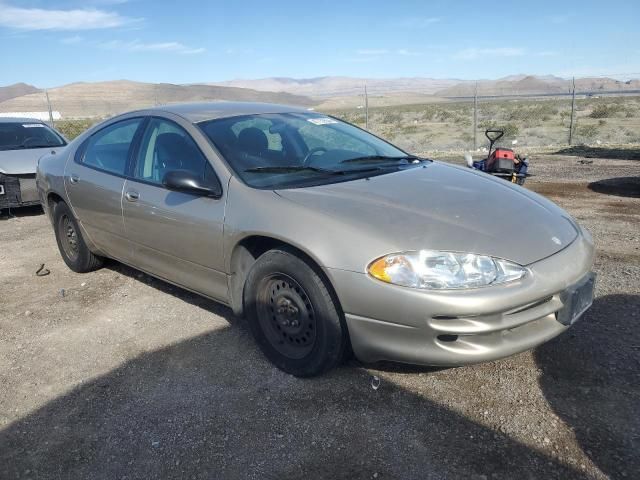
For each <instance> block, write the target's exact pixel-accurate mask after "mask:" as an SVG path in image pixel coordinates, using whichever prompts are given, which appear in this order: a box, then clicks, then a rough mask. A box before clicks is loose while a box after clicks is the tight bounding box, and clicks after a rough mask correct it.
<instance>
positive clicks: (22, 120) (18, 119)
mask: <svg viewBox="0 0 640 480" xmlns="http://www.w3.org/2000/svg"><path fill="white" fill-rule="evenodd" d="M0 123H41V124H43V125H46V124H45V123H44V122H43V121H42V120H38V119H37V118H27V117H0Z"/></svg>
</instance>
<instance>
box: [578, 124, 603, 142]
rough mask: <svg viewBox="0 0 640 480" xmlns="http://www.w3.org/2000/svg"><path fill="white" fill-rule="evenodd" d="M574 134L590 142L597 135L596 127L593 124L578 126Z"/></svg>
mask: <svg viewBox="0 0 640 480" xmlns="http://www.w3.org/2000/svg"><path fill="white" fill-rule="evenodd" d="M576 134H577V135H578V136H579V137H582V138H584V139H585V140H590V139H592V138H593V137H595V136H596V135H597V134H598V127H596V126H595V125H593V124H587V125H580V126H579V127H577V128H576Z"/></svg>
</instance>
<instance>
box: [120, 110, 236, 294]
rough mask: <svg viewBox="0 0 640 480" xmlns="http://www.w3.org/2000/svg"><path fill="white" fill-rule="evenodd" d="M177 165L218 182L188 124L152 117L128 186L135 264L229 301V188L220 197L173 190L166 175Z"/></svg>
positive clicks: (128, 218) (126, 196) (125, 207)
mask: <svg viewBox="0 0 640 480" xmlns="http://www.w3.org/2000/svg"><path fill="white" fill-rule="evenodd" d="M172 170H188V171H191V172H194V173H196V174H198V175H199V176H201V178H203V179H205V178H206V179H215V180H216V181H217V177H216V174H215V172H214V170H213V168H212V166H211V164H210V163H209V161H208V160H207V158H206V157H205V155H204V154H203V153H202V151H201V150H200V148H199V147H198V145H197V144H196V142H195V141H194V140H193V138H192V137H191V136H190V135H189V133H188V132H187V131H186V130H185V129H183V128H182V127H181V126H180V125H178V124H177V123H175V122H173V121H171V120H168V119H165V118H156V117H152V118H151V119H150V120H149V123H148V125H147V127H146V129H145V131H144V133H143V135H142V139H141V142H140V147H139V149H138V152H137V155H136V160H135V162H134V163H133V165H132V170H131V172H130V176H129V178H128V179H127V180H126V183H125V185H124V198H123V212H124V228H125V232H126V235H127V238H128V239H129V240H130V241H131V242H132V245H133V253H134V257H135V266H136V267H138V268H140V269H142V270H144V271H147V272H149V273H151V274H153V275H156V276H158V277H161V278H164V279H166V280H168V281H170V282H173V283H176V284H178V285H181V286H183V287H186V288H188V289H191V290H194V291H197V292H200V293H202V294H204V295H207V296H209V297H212V298H215V299H219V300H223V301H225V300H226V298H227V282H226V275H225V274H224V273H223V270H224V263H223V251H222V235H223V231H222V229H223V221H224V209H225V197H224V194H225V193H226V192H224V193H223V197H222V198H219V199H216V198H210V197H203V196H197V195H193V194H190V193H183V192H176V191H170V190H168V189H166V188H165V187H164V186H163V185H162V179H163V178H164V175H165V174H166V173H167V172H169V171H172Z"/></svg>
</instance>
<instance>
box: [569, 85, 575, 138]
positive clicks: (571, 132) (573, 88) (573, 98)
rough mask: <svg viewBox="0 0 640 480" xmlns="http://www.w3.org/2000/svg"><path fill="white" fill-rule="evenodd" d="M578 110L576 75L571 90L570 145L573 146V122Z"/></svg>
mask: <svg viewBox="0 0 640 480" xmlns="http://www.w3.org/2000/svg"><path fill="white" fill-rule="evenodd" d="M575 111H576V77H573V79H572V92H571V120H570V122H569V146H571V140H572V138H571V137H572V136H573V122H574V121H575V120H574V114H575Z"/></svg>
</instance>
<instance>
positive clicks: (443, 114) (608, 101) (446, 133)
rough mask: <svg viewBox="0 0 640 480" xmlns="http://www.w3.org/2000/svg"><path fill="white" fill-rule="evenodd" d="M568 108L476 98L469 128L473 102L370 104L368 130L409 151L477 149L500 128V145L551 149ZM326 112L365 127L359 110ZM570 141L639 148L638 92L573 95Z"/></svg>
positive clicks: (568, 103) (526, 99)
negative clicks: (637, 146)
mask: <svg viewBox="0 0 640 480" xmlns="http://www.w3.org/2000/svg"><path fill="white" fill-rule="evenodd" d="M571 109H572V98H571V96H557V97H550V96H547V97H536V98H532V97H530V96H522V97H517V96H509V97H508V98H493V97H492V98H486V97H485V98H482V97H478V100H477V124H476V125H477V126H476V128H475V129H474V100H473V98H471V99H462V100H450V101H443V102H439V103H428V104H421V105H400V106H387V107H375V106H374V107H370V108H369V122H368V129H369V130H370V131H371V132H373V133H375V134H377V135H379V136H381V137H383V138H385V139H387V140H389V141H391V142H393V143H395V144H397V145H398V146H400V147H401V148H404V149H405V150H407V151H409V152H414V153H428V152H447V151H452V152H457V151H473V150H482V149H483V148H486V146H487V140H486V138H485V136H484V131H485V130H486V129H500V130H504V132H505V135H504V137H503V138H502V139H501V141H500V144H501V145H503V146H511V145H517V146H518V148H523V149H528V148H530V149H540V148H556V147H566V146H567V145H569V129H570V127H571V123H572V122H571ZM327 113H330V114H332V115H335V116H337V117H339V118H343V119H345V120H347V121H349V122H351V123H355V124H356V125H359V126H362V127H364V126H365V112H364V109H363V108H352V109H345V110H334V111H329V112H327ZM474 130H475V131H474ZM474 134H475V135H474ZM474 137H475V139H474ZM571 137H572V138H571V144H572V145H614V144H615V145H626V144H640V94H637V93H635V94H626V95H613V94H607V93H606V92H602V93H598V94H587V95H584V94H581V95H579V94H576V99H575V111H574V120H573V127H572V135H571ZM474 141H475V145H474Z"/></svg>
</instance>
